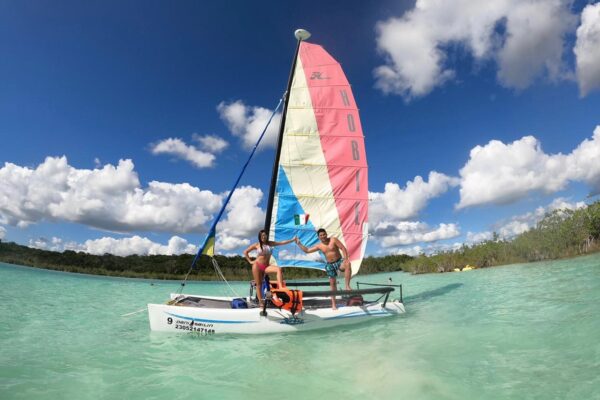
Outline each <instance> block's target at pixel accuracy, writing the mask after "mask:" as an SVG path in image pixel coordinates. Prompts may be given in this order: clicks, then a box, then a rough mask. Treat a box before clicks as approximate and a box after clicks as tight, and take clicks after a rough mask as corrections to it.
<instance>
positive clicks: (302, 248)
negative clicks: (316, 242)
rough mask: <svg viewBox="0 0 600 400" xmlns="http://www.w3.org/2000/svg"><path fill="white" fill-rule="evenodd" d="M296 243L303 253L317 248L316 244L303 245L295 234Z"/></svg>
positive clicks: (311, 251)
mask: <svg viewBox="0 0 600 400" xmlns="http://www.w3.org/2000/svg"><path fill="white" fill-rule="evenodd" d="M296 244H297V245H298V247H300V250H302V251H303V252H305V253H307V254H308V253H314V252H315V251H318V250H319V247H318V246H313V247H311V248H308V247H306V246H305V245H303V244H302V242H301V241H300V239H299V238H298V237H297V236H296Z"/></svg>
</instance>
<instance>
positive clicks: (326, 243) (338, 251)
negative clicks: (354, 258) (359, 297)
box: [296, 228, 352, 310]
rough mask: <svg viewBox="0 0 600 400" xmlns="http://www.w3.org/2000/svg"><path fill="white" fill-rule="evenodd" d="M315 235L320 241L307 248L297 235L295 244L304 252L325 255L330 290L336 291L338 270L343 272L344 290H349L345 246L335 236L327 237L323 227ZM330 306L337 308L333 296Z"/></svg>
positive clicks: (350, 273) (347, 261)
mask: <svg viewBox="0 0 600 400" xmlns="http://www.w3.org/2000/svg"><path fill="white" fill-rule="evenodd" d="M317 235H318V236H319V240H320V241H321V243H317V244H316V245H314V246H312V247H311V248H308V247H306V246H304V245H303V244H302V243H301V242H300V239H298V237H296V244H297V245H298V247H300V249H302V251H303V252H305V253H307V254H308V253H314V252H316V251H320V252H321V253H323V255H324V256H325V260H326V261H327V263H326V264H325V272H327V276H328V277H329V285H330V286H331V290H333V291H337V281H336V278H337V275H338V270H341V271H343V272H344V279H345V281H346V290H351V288H350V278H351V277H352V267H351V266H350V260H348V250H346V246H344V245H343V244H342V242H340V241H339V240H338V239H336V238H329V237H327V231H326V230H325V229H323V228H321V229H319V230H318V231H317ZM331 308H332V309H334V310H337V307H336V305H335V296H332V297H331Z"/></svg>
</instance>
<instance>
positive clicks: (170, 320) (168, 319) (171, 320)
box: [167, 317, 173, 325]
mask: <svg viewBox="0 0 600 400" xmlns="http://www.w3.org/2000/svg"><path fill="white" fill-rule="evenodd" d="M172 323H173V318H171V317H169V318H167V324H169V325H171V324H172Z"/></svg>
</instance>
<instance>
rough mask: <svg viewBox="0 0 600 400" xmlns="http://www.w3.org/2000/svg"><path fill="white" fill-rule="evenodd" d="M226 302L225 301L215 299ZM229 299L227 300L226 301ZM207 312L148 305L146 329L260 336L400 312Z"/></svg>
mask: <svg viewBox="0 0 600 400" xmlns="http://www.w3.org/2000/svg"><path fill="white" fill-rule="evenodd" d="M215 299H221V300H226V299H228V298H222V297H221V298H215ZM228 300H231V299H228ZM260 311H261V309H259V308H249V309H209V308H196V307H185V306H173V305H167V304H148V316H149V319H150V329H151V330H153V331H160V332H179V333H185V332H188V333H189V332H192V333H195V334H198V335H202V336H208V335H216V334H264V333H285V332H297V331H309V330H315V329H324V328H330V327H335V326H342V325H351V324H356V323H360V322H364V321H368V320H373V319H377V318H384V317H391V316H394V315H399V314H402V313H404V305H403V304H402V303H401V302H399V301H388V302H387V303H386V305H385V307H384V306H383V303H370V304H368V305H364V306H346V307H343V306H341V307H339V308H338V309H337V310H335V311H334V310H332V309H331V308H318V309H306V310H303V311H302V312H300V313H297V314H296V315H295V316H293V315H292V314H291V313H290V312H288V311H286V310H278V309H268V310H267V316H266V317H263V316H261V315H260Z"/></svg>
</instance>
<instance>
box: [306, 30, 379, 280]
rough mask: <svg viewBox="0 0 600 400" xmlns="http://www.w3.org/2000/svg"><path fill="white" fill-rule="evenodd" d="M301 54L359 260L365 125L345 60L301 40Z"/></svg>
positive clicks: (346, 234) (344, 223)
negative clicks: (357, 105) (361, 120)
mask: <svg viewBox="0 0 600 400" xmlns="http://www.w3.org/2000/svg"><path fill="white" fill-rule="evenodd" d="M299 58H300V60H301V62H302V66H303V69H304V74H305V78H306V82H307V85H308V88H309V91H310V98H311V101H312V108H313V111H314V115H315V118H316V122H317V127H318V132H319V136H320V141H321V147H322V149H323V154H324V156H325V160H326V163H327V169H328V175H329V180H330V182H331V186H332V189H333V196H334V198H335V205H336V207H337V211H338V215H339V218H340V225H341V231H342V233H343V238H341V239H343V242H344V243H345V245H346V247H347V249H348V252H349V256H350V260H351V261H352V260H357V261H358V262H360V260H361V259H362V256H363V254H362V252H364V247H365V245H366V240H367V237H366V235H367V234H366V232H367V221H368V196H369V190H368V176H367V159H366V153H365V146H364V138H363V131H362V126H361V123H360V118H359V115H358V109H357V107H356V103H355V100H354V95H353V94H352V90H351V88H350V84H349V83H348V80H347V79H346V76H345V75H344V72H343V71H342V68H341V66H340V64H339V63H338V62H337V61H336V60H335V59H334V58H333V57H331V55H329V54H328V53H327V52H326V51H325V50H324V49H323V48H322V47H321V46H318V45H314V44H310V43H306V42H302V44H301V45H300V53H299ZM353 269H354V265H353Z"/></svg>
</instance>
